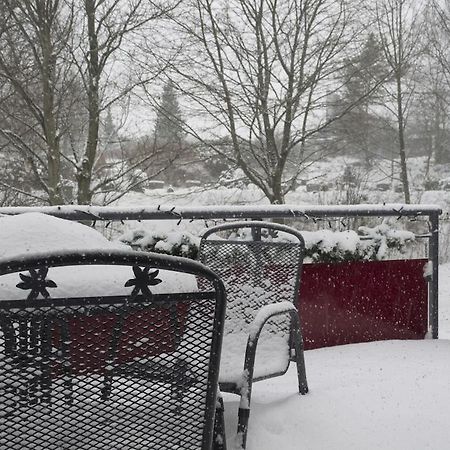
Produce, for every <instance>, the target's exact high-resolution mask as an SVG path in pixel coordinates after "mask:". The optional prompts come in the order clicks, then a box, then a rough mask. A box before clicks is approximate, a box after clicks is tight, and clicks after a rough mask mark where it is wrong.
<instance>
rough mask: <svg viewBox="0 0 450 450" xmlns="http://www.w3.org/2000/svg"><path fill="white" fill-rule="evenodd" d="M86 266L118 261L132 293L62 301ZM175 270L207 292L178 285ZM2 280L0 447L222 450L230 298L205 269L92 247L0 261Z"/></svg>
mask: <svg viewBox="0 0 450 450" xmlns="http://www.w3.org/2000/svg"><path fill="white" fill-rule="evenodd" d="M93 265H97V266H98V265H101V266H105V272H104V273H105V276H106V275H107V274H108V270H112V269H111V267H112V266H124V267H123V268H122V269H121V273H123V277H124V278H123V280H122V282H121V285H122V286H125V290H127V291H129V292H128V293H127V294H120V295H111V293H109V292H107V293H105V295H100V296H99V295H96V296H92V297H90V296H83V297H78V296H77V292H76V291H74V292H73V293H72V295H70V296H67V295H64V296H61V297H59V296H58V290H59V289H60V288H61V289H62V287H61V285H62V284H63V281H64V280H65V279H70V280H72V281H73V278H76V279H77V282H78V283H79V284H80V285H81V284H82V283H83V270H84V271H85V273H87V272H86V270H92V267H93ZM69 266H70V267H69ZM131 269H132V270H131ZM115 273H117V272H115ZM182 274H191V275H192V276H195V277H196V278H197V279H199V280H202V281H201V284H202V286H203V288H202V291H201V292H199V291H197V292H187V291H184V290H183V289H178V288H177V289H174V286H173V283H174V280H175V281H176V280H177V279H178V278H180V277H181V276H182ZM0 275H1V276H0V286H1V288H0V296H1V295H2V291H3V294H5V293H6V294H7V295H9V297H7V298H4V297H3V298H2V299H1V300H0V326H1V335H0V405H2V406H1V408H0V448H4V449H8V450H19V449H20V450H22V449H31V448H32V449H35V450H44V449H45V450H57V449H58V450H60V449H76V450H87V449H89V450H99V449H119V448H123V449H136V450H137V449H144V448H145V449H149V448H151V449H169V448H171V449H172V448H174V449H175V448H179V449H184V450H185V449H195V450H198V449H202V450H210V449H212V448H215V449H216V448H217V449H225V447H226V444H225V436H224V430H223V415H221V414H220V413H221V410H222V409H221V408H216V402H217V392H218V369H219V361H220V353H221V341H222V332H223V323H224V314H225V291H224V287H223V284H222V282H221V280H220V279H219V278H218V277H217V276H216V275H215V274H214V273H213V272H212V271H211V270H210V269H208V268H206V267H205V266H203V265H201V264H199V263H198V262H195V261H190V260H187V259H185V258H177V257H170V256H165V255H156V254H151V253H144V252H134V251H121V250H117V251H106V252H102V251H92V250H87V251H77V252H73V251H69V252H56V253H49V254H40V255H29V256H27V257H25V258H23V259H18V260H16V261H11V260H8V261H6V260H0ZM106 278H107V277H106ZM91 282H92V280H91ZM98 282H99V283H100V284H102V283H105V280H98ZM165 283H166V284H167V285H168V293H167V292H166V293H163V292H164V284H165ZM157 285H159V286H157ZM205 286H206V288H205ZM16 287H17V288H18V289H16ZM20 293H22V294H23V295H22V296H21V295H20ZM12 294H14V295H12ZM27 294H28V295H27ZM53 294H55V297H53ZM11 296H12V297H13V298H11ZM20 297H22V298H20ZM219 403H220V402H219ZM217 412H219V414H218V417H217V418H216V420H215V415H216V413H217ZM218 433H220V434H221V435H222V436H217V434H218ZM214 434H216V436H214Z"/></svg>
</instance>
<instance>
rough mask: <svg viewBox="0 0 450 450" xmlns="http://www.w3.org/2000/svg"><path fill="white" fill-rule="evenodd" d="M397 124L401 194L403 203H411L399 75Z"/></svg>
mask: <svg viewBox="0 0 450 450" xmlns="http://www.w3.org/2000/svg"><path fill="white" fill-rule="evenodd" d="M396 78H397V123H398V143H399V154H400V178H401V181H402V185H403V193H404V195H405V203H411V198H410V194H409V181H408V170H407V164H406V151H405V121H404V116H403V97H402V95H403V92H402V81H401V73H400V71H399V73H397V75H396Z"/></svg>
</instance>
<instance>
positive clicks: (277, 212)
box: [0, 204, 442, 220]
mask: <svg viewBox="0 0 450 450" xmlns="http://www.w3.org/2000/svg"><path fill="white" fill-rule="evenodd" d="M27 212H41V213H45V214H49V215H52V216H55V217H60V218H62V219H68V220H157V219H159V220H177V219H178V220H179V219H189V220H190V219H194V220H195V219H227V218H228V219H231V218H233V219H241V218H254V219H261V218H281V217H305V218H310V217H311V218H312V217H376V216H379V217H387V216H399V217H403V216H408V217H419V216H425V217H426V216H429V215H430V214H441V213H442V210H441V208H440V207H439V206H437V205H405V204H385V205H370V204H367V205H329V206H322V205H317V206H312V205H257V206H256V205H255V206H223V205H217V206H216V205H214V206H201V207H184V206H183V207H177V206H167V205H157V206H150V207H142V208H141V207H110V206H84V205H64V206H43V207H10V208H0V215H1V214H4V215H16V214H23V213H27Z"/></svg>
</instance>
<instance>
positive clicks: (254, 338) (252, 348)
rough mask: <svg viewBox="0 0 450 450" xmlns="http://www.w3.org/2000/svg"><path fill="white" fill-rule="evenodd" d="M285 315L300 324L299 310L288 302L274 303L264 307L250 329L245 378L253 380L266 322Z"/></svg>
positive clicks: (245, 361)
mask: <svg viewBox="0 0 450 450" xmlns="http://www.w3.org/2000/svg"><path fill="white" fill-rule="evenodd" d="M283 314H289V315H290V316H291V320H294V321H295V323H297V324H298V311H297V308H296V307H295V306H294V305H293V304H292V303H291V302H288V301H284V302H279V303H273V304H271V305H265V306H263V307H262V308H261V309H260V310H259V311H258V313H257V314H256V316H255V318H254V319H253V321H252V323H251V324H250V327H249V335H248V340H247V348H246V350H245V360H244V376H245V377H248V378H249V379H252V378H253V368H254V365H255V358H256V347H257V345H258V339H259V336H260V334H261V331H262V329H263V328H264V325H265V324H266V322H267V321H268V320H269V319H270V318H272V317H275V316H280V315H283Z"/></svg>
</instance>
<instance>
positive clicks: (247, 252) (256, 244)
mask: <svg viewBox="0 0 450 450" xmlns="http://www.w3.org/2000/svg"><path fill="white" fill-rule="evenodd" d="M303 254H304V241H303V238H302V236H301V235H300V233H296V232H295V230H292V229H291V228H290V227H285V226H283V225H278V224H271V223H264V222H239V223H235V224H233V223H226V224H223V225H218V226H216V227H214V228H211V229H209V230H207V231H206V232H205V233H204V235H203V237H202V241H201V244H200V250H199V255H200V256H199V260H200V261H201V262H202V263H203V264H205V265H207V266H208V267H209V268H211V269H212V270H213V271H214V272H216V273H217V274H218V275H219V276H220V277H221V279H222V281H223V282H224V284H225V287H226V290H227V313H226V321H225V331H224V335H225V339H226V341H225V343H226V347H227V350H225V353H226V354H227V355H228V356H230V355H231V353H230V348H229V347H230V346H231V345H232V346H234V347H235V348H238V347H242V346H243V345H244V348H243V349H242V348H241V350H239V351H237V352H234V353H241V354H242V353H245V344H246V338H245V341H244V342H242V343H239V342H237V341H238V340H239V336H244V337H246V336H248V333H249V331H250V330H249V326H250V324H251V323H252V321H253V320H254V318H255V316H256V314H257V313H258V311H259V310H260V309H261V307H263V306H265V305H269V304H273V303H277V302H281V301H289V302H292V303H293V304H295V305H297V299H298V291H299V279H300V272H301V268H302V261H303ZM265 335H272V336H268V337H271V338H272V339H271V340H270V345H271V347H272V348H273V349H274V351H276V350H275V349H276V346H273V343H274V340H273V338H276V339H278V340H281V341H283V342H284V353H285V355H284V356H285V357H284V358H283V362H282V365H283V366H284V367H282V368H279V369H276V370H275V372H282V371H284V370H285V369H286V368H287V365H288V364H289V361H288V360H289V337H290V321H289V318H286V317H276V318H273V319H271V320H270V322H269V323H267V325H266V326H265V328H264V330H263V333H262V336H261V339H260V341H261V342H260V344H259V346H260V348H262V347H263V346H264V342H265V341H266V342H269V341H268V340H266V339H265ZM233 338H234V339H235V340H236V343H235V345H234V344H233V342H232V339H233ZM262 351H263V350H261V352H262ZM230 357H231V356H230ZM242 358H243V355H242V357H241V359H242ZM230 364H231V363H230ZM232 364H233V365H234V366H235V367H237V368H238V369H239V368H242V361H240V364H239V361H236V363H235V362H234V361H233V362H232ZM227 365H228V362H224V364H223V365H222V367H223V368H224V370H225V368H226V367H227ZM266 367H267V366H266ZM230 370H231V369H230ZM257 372H258V371H257ZM236 373H237V372H236ZM265 375H268V374H267V373H266V374H265ZM258 377H259V375H258V373H256V374H255V378H258ZM221 381H222V376H221Z"/></svg>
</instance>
